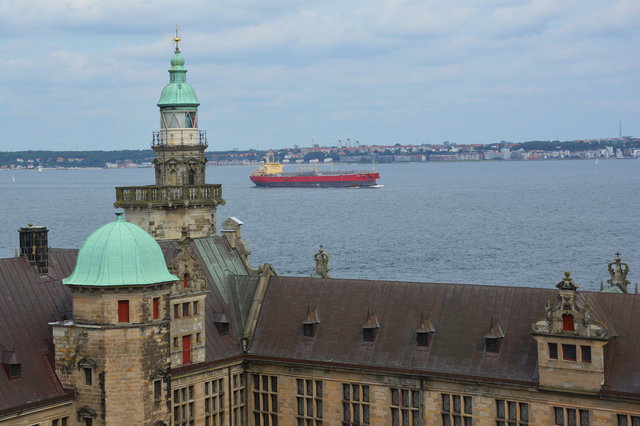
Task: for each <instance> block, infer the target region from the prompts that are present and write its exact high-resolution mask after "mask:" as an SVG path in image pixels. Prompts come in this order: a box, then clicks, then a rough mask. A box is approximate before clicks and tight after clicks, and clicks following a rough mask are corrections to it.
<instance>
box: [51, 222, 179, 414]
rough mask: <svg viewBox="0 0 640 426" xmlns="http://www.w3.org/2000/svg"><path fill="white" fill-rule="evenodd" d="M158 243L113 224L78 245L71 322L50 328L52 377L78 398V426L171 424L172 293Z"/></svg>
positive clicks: (125, 224) (69, 281)
mask: <svg viewBox="0 0 640 426" xmlns="http://www.w3.org/2000/svg"><path fill="white" fill-rule="evenodd" d="M177 280H178V278H177V277H176V276H174V275H172V274H171V273H169V271H168V270H167V266H166V263H165V260H164V256H163V254H162V250H161V249H160V246H159V245H158V243H157V242H156V241H155V240H154V239H153V238H152V237H151V236H150V235H149V234H147V233H146V232H144V230H142V229H141V228H140V227H138V226H136V225H134V224H131V223H129V222H125V221H124V219H123V218H122V213H119V214H118V216H117V218H116V220H115V221H114V222H111V223H108V224H106V225H103V226H102V227H100V228H98V229H97V230H96V231H94V232H93V233H92V234H91V235H90V236H89V237H87V239H86V240H85V242H84V243H83V244H82V247H81V248H80V251H79V253H78V257H77V261H76V265H75V268H74V270H73V273H72V274H71V275H70V276H69V277H67V278H65V279H64V280H63V283H64V284H65V285H66V286H68V288H69V289H70V291H71V297H72V301H73V320H66V321H59V322H56V323H52V324H51V325H52V326H53V341H54V345H55V363H56V373H57V375H58V377H59V378H60V381H61V382H62V384H63V386H64V387H65V388H69V389H73V390H74V391H75V394H76V399H75V414H76V416H77V423H73V424H82V425H90V426H95V425H111V424H114V425H121V424H136V425H159V424H169V423H170V418H171V412H170V411H169V409H168V406H167V399H168V397H167V395H168V394H169V392H170V384H169V382H168V379H169V376H168V373H169V368H170V340H169V339H170V313H169V296H170V288H171V286H172V284H173V283H174V282H176V281H177Z"/></svg>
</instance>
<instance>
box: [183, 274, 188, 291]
mask: <svg viewBox="0 0 640 426" xmlns="http://www.w3.org/2000/svg"><path fill="white" fill-rule="evenodd" d="M182 287H184V288H187V287H189V274H184V275H183V276H182Z"/></svg>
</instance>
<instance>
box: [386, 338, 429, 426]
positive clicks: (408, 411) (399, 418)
mask: <svg viewBox="0 0 640 426" xmlns="http://www.w3.org/2000/svg"><path fill="white" fill-rule="evenodd" d="M425 334H426V333H425ZM419 424H421V422H420V392H419V391H417V390H410V389H399V388H391V425H392V426H400V425H402V426H417V425H419Z"/></svg>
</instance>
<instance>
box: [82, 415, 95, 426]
mask: <svg viewBox="0 0 640 426" xmlns="http://www.w3.org/2000/svg"><path fill="white" fill-rule="evenodd" d="M82 424H83V426H93V419H92V418H91V417H85V418H84V419H83V420H82Z"/></svg>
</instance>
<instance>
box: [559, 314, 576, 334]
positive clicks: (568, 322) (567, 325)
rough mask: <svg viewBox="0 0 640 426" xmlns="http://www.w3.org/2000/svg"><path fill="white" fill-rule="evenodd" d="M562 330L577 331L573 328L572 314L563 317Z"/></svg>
mask: <svg viewBox="0 0 640 426" xmlns="http://www.w3.org/2000/svg"><path fill="white" fill-rule="evenodd" d="M562 330H564V331H575V328H574V326H573V315H571V314H563V315H562Z"/></svg>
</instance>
